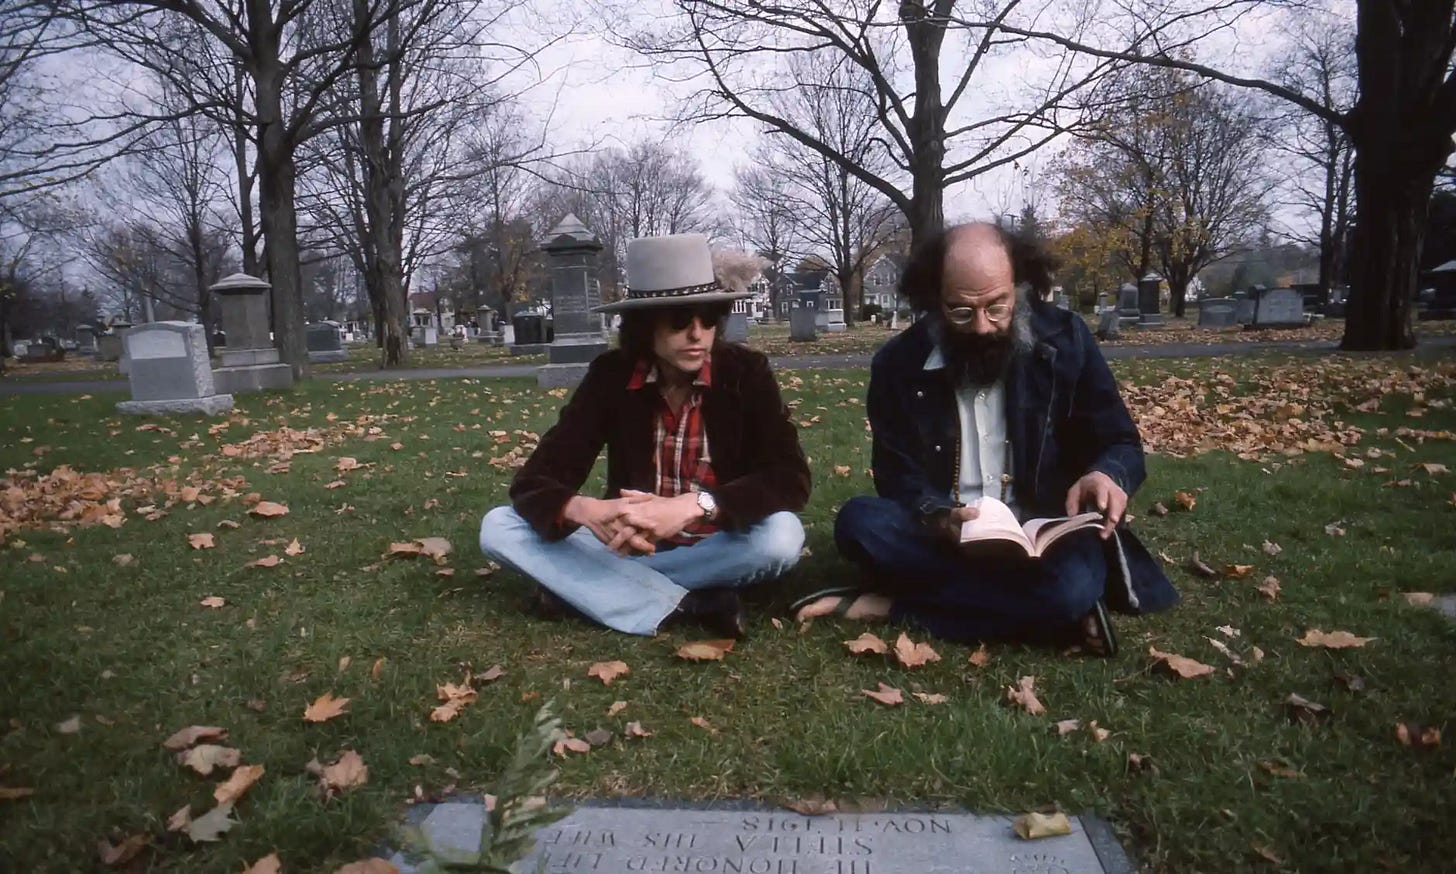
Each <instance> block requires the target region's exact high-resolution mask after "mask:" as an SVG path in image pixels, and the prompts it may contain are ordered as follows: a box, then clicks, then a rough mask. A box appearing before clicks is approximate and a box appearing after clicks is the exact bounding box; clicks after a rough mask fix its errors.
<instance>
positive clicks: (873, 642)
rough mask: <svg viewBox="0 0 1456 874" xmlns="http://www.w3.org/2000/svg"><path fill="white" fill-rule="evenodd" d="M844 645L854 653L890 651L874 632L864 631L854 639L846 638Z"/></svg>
mask: <svg viewBox="0 0 1456 874" xmlns="http://www.w3.org/2000/svg"><path fill="white" fill-rule="evenodd" d="M844 645H845V646H846V647H848V648H849V651H850V652H852V653H854V654H855V655H862V654H864V653H867V652H872V653H878V654H879V655H884V654H886V653H888V652H889V651H890V648H889V646H888V645H887V644H886V643H885V642H884V641H883V640H881V639H880V638H879V637H877V636H876V635H874V634H871V633H870V632H868V631H866V632H865V633H864V634H861V635H860V636H859V637H856V638H855V639H854V640H846V641H845V642H844Z"/></svg>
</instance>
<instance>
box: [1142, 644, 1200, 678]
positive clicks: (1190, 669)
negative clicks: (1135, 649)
mask: <svg viewBox="0 0 1456 874" xmlns="http://www.w3.org/2000/svg"><path fill="white" fill-rule="evenodd" d="M1148 655H1150V656H1152V657H1153V658H1155V659H1157V660H1158V661H1160V662H1161V663H1162V664H1163V665H1164V666H1166V667H1167V668H1168V670H1170V671H1172V672H1173V673H1175V674H1177V675H1178V676H1180V677H1182V678H1183V679H1185V680H1191V679H1193V678H1194V677H1204V676H1207V675H1209V674H1211V673H1213V665H1205V664H1204V663H1203V662H1200V661H1197V660H1195V659H1190V658H1188V657H1186V656H1180V655H1174V654H1173V653H1167V652H1159V651H1158V650H1157V648H1156V647H1151V646H1150V647H1148Z"/></svg>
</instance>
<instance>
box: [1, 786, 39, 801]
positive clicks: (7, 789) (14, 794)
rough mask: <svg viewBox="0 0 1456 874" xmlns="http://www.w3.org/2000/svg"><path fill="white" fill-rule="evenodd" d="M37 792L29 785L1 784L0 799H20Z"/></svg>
mask: <svg viewBox="0 0 1456 874" xmlns="http://www.w3.org/2000/svg"><path fill="white" fill-rule="evenodd" d="M34 794H35V790H34V789H31V788H30V787H28V786H0V801H19V800H20V799H22V798H29V797H30V796H32V795H34Z"/></svg>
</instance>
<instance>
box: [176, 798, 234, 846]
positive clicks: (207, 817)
mask: <svg viewBox="0 0 1456 874" xmlns="http://www.w3.org/2000/svg"><path fill="white" fill-rule="evenodd" d="M232 812H233V805H232V802H231V801H225V802H220V803H219V804H218V805H217V807H214V808H213V809H212V810H209V811H208V812H207V813H204V814H203V815H202V816H199V817H197V818H196V819H194V820H192V822H190V823H188V825H187V829H186V832H187V837H189V838H191V839H192V840H194V841H197V842H199V843H201V842H211V841H220V840H222V836H223V834H224V833H226V832H227V831H228V829H231V828H232V827H233V826H235V825H237V824H238V821H237V820H235V819H233V818H232V815H231V814H232Z"/></svg>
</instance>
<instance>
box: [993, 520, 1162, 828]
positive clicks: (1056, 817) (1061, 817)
mask: <svg viewBox="0 0 1456 874" xmlns="http://www.w3.org/2000/svg"><path fill="white" fill-rule="evenodd" d="M1180 494H1181V493H1180ZM1011 827H1012V828H1013V829H1015V830H1016V836H1017V837H1019V838H1021V839H1022V840H1024V841H1031V840H1036V839H1037V838H1050V837H1056V836H1057V835H1069V834H1071V833H1072V823H1071V822H1070V821H1069V820H1068V819H1067V815H1066V814H1065V813H1050V814H1048V813H1023V814H1022V815H1021V816H1018V817H1017V818H1016V821H1015V822H1013V823H1012V824H1011Z"/></svg>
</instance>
